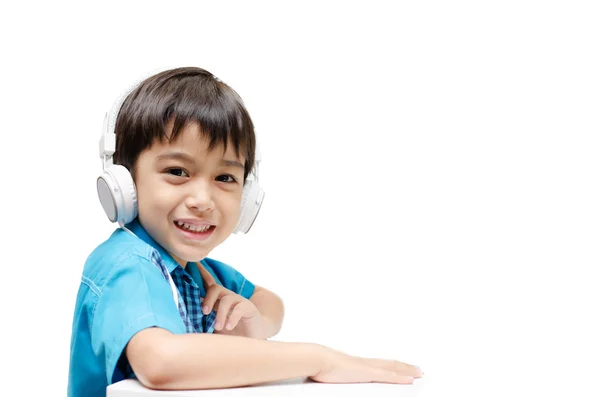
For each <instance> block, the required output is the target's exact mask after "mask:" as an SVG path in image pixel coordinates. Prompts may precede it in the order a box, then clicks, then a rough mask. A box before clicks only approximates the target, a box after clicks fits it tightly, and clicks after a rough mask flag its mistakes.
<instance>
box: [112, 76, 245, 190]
mask: <svg viewBox="0 0 600 397" xmlns="http://www.w3.org/2000/svg"><path fill="white" fill-rule="evenodd" d="M171 121H172V122H173V129H172V131H170V133H169V134H167V132H166V126H167V124H168V123H169V122H171ZM189 123H197V124H198V125H199V126H200V131H201V133H202V134H203V135H204V136H205V137H206V138H208V140H209V150H213V149H214V148H215V147H217V146H220V145H223V147H224V149H225V150H227V147H228V145H229V144H231V145H233V149H234V150H235V154H236V155H237V156H238V157H243V158H244V159H245V164H244V178H246V177H247V176H248V175H249V174H250V172H251V171H252V167H253V165H254V158H255V153H254V151H255V147H256V140H255V139H256V138H255V136H254V126H253V124H252V119H251V118H250V115H249V114H248V111H247V110H246V108H245V106H244V104H243V102H242V99H241V98H240V96H239V95H238V94H237V93H236V92H235V91H234V90H233V89H232V88H231V87H229V86H228V85H226V84H225V83H223V82H221V81H219V80H218V79H216V78H215V77H214V76H213V75H212V74H211V73H210V72H207V71H205V70H203V69H199V68H180V69H174V70H170V71H166V72H162V73H159V74H157V75H155V76H153V77H151V78H150V79H148V80H146V81H144V82H143V83H142V84H141V85H140V86H139V87H137V88H136V89H135V90H134V91H132V93H131V94H130V95H129V96H128V97H127V99H126V100H125V101H124V103H123V106H122V108H121V111H120V112H119V116H118V118H117V123H116V131H117V152H118V153H119V154H117V153H115V154H116V158H117V157H118V158H119V160H120V162H121V163H122V164H123V165H125V166H129V167H132V166H133V165H134V164H135V161H136V160H137V157H138V156H139V154H140V153H141V152H142V151H144V150H145V149H147V148H149V147H150V146H151V145H152V143H153V142H155V141H156V140H157V139H158V140H160V141H168V142H170V141H172V140H174V139H177V137H178V136H179V135H180V134H181V132H182V130H183V129H184V128H185V126H186V125H187V124H189ZM121 154H123V155H121ZM129 167H128V168H129ZM130 169H131V168H130Z"/></svg>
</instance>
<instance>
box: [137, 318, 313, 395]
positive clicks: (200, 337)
mask: <svg viewBox="0 0 600 397" xmlns="http://www.w3.org/2000/svg"><path fill="white" fill-rule="evenodd" d="M159 331H162V332H163V334H162V336H161V338H160V339H163V340H161V341H160V345H159V346H162V347H161V348H160V352H161V353H160V355H159V361H160V365H159V368H158V369H157V368H156V367H155V368H154V370H153V373H154V375H152V376H151V377H144V376H139V375H138V378H139V379H140V380H141V381H142V383H144V384H146V385H147V386H149V387H152V388H155V389H161V390H177V389H212V388H227V387H236V386H247V385H253V384H258V383H263V382H271V381H277V380H283V379H290V378H296V377H306V376H314V375H315V374H317V373H319V371H320V370H321V369H322V363H323V356H324V354H323V353H324V349H325V348H323V347H321V346H319V345H314V344H306V343H286V342H275V341H264V340H257V339H251V338H243V337H237V336H227V335H214V334H212V335H211V334H184V335H173V334H170V333H168V332H167V331H164V330H159ZM164 333H166V334H164ZM155 342H156V340H155ZM143 348H144V347H142V346H138V347H137V351H138V352H144V350H143ZM143 354H150V353H143ZM154 359H156V357H155V358H154ZM130 361H131V360H130ZM138 362H139V359H138ZM132 366H133V363H132ZM135 370H136V368H135V366H134V371H135ZM136 374H137V372H136Z"/></svg>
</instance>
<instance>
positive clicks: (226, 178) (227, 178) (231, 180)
mask: <svg viewBox="0 0 600 397" xmlns="http://www.w3.org/2000/svg"><path fill="white" fill-rule="evenodd" d="M216 180H217V181H219V182H225V183H236V182H237V179H235V178H234V177H233V176H232V175H228V174H226V175H219V176H218V177H217V178H216Z"/></svg>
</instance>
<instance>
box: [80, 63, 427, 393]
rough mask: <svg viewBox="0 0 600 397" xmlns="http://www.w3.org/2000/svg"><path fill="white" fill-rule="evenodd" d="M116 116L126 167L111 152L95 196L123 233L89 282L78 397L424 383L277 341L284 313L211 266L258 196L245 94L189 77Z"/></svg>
mask: <svg viewBox="0 0 600 397" xmlns="http://www.w3.org/2000/svg"><path fill="white" fill-rule="evenodd" d="M114 113H115V115H114V117H115V119H116V126H115V127H114V131H115V134H116V150H115V151H114V160H115V163H116V164H118V165H116V166H115V165H112V159H111V157H110V155H111V154H112V152H111V151H110V150H107V151H106V153H105V166H106V170H105V172H104V174H103V175H102V176H101V177H100V178H99V183H98V191H99V195H100V200H101V202H102V205H103V207H104V209H105V211H106V212H107V215H108V216H109V218H110V219H111V220H112V221H117V222H119V225H120V226H121V227H120V228H119V229H117V230H116V231H115V232H114V233H113V234H112V235H111V236H110V238H109V239H108V240H107V241H105V242H104V243H102V244H101V245H100V246H98V247H97V248H96V249H95V250H94V251H93V252H92V254H91V255H90V256H89V257H88V259H87V261H86V264H85V267H84V270H83V275H82V280H81V285H80V289H79V292H78V295H77V303H76V307H75V315H74V320H73V334H72V339H71V363H70V371H69V387H68V395H69V396H72V397H83V396H86V397H94V396H104V395H105V389H106V386H107V385H109V384H111V383H113V382H117V381H119V380H122V379H126V378H130V377H136V378H137V379H138V380H139V381H140V382H141V383H142V384H144V385H145V386H147V387H149V388H154V389H161V390H169V389H208V388H226V387H235V386H244V385H252V384H258V383H262V382H268V381H275V380H282V379H287V378H295V377H302V376H306V377H310V378H312V379H313V380H315V381H319V382H332V383H333V382H336V383H349V382H389V383H412V380H413V378H415V377H420V376H421V371H420V370H419V369H418V367H414V366H411V365H408V364H404V363H400V362H397V361H390V360H377V359H365V358H359V357H352V356H348V355H345V354H343V353H340V352H337V351H334V350H331V349H329V348H326V347H324V346H320V345H315V344H309V343H284V342H275V341H268V340H266V339H268V338H269V337H271V336H273V335H275V334H276V333H277V332H278V330H279V328H280V327H281V322H282V320H283V304H282V302H281V300H280V299H279V298H278V297H277V296H276V295H275V294H274V293H272V292H270V291H268V290H267V289H265V288H262V287H259V286H254V284H252V283H251V282H250V281H248V280H246V279H245V278H244V277H243V276H242V275H241V274H240V273H238V272H237V271H236V270H234V269H233V268H231V267H229V266H227V265H225V264H223V263H221V262H218V261H216V260H213V259H209V258H207V255H208V254H209V253H210V251H211V250H212V249H213V248H214V247H216V246H217V245H219V244H220V243H222V242H223V241H224V240H225V239H226V238H227V237H228V236H229V235H230V234H231V233H232V232H233V231H234V229H236V227H238V226H239V225H238V223H239V217H240V211H246V207H244V208H243V209H241V206H242V202H244V203H246V204H247V203H248V200H244V198H243V196H244V195H247V194H248V192H247V191H246V190H245V188H244V185H246V187H248V186H249V185H250V184H251V183H255V181H251V180H249V178H248V177H249V175H251V173H252V172H253V167H254V166H255V159H254V157H255V135H254V130H253V125H252V121H251V119H250V116H249V115H248V113H247V111H246V109H245V107H244V105H243V103H242V101H241V99H240V98H239V96H238V95H237V94H236V93H235V91H233V90H232V89H231V88H230V87H228V86H227V85H226V84H224V83H223V82H221V81H219V80H218V79H216V78H215V77H214V76H213V75H212V74H211V73H209V72H207V71H205V70H203V69H199V68H178V69H173V70H168V71H164V72H161V73H159V74H156V75H154V76H152V77H150V78H148V79H146V80H144V81H143V82H142V83H141V84H140V85H139V86H137V87H136V88H135V89H134V90H133V91H132V92H131V93H130V94H129V95H128V96H127V98H126V99H125V100H124V102H123V104H122V106H119V107H118V108H117V109H116V111H115V112H114ZM117 114H118V117H117ZM110 130H111V123H110V122H109V124H108V132H109V133H105V136H104V137H103V141H102V143H103V145H105V146H104V147H105V148H106V147H108V148H109V149H110V146H111V144H110V139H111V138H110V136H111V131H110ZM254 187H256V185H255V186H254ZM252 194H256V192H255V193H252ZM257 197H258V196H257ZM244 205H245V204H244ZM250 205H253V203H250ZM256 211H257V210H256V209H255V213H254V216H256ZM252 220H253V218H252ZM250 224H251V223H250ZM247 228H248V226H246V230H247Z"/></svg>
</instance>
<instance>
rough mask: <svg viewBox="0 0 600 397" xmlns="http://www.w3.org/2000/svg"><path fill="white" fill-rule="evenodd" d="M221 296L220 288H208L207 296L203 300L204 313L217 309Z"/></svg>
mask: <svg viewBox="0 0 600 397" xmlns="http://www.w3.org/2000/svg"><path fill="white" fill-rule="evenodd" d="M219 298H221V289H220V288H208V289H207V290H206V296H205V297H204V299H202V298H200V300H202V313H204V314H209V313H210V312H211V310H215V311H216V310H217V306H218V304H217V301H218V300H219Z"/></svg>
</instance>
